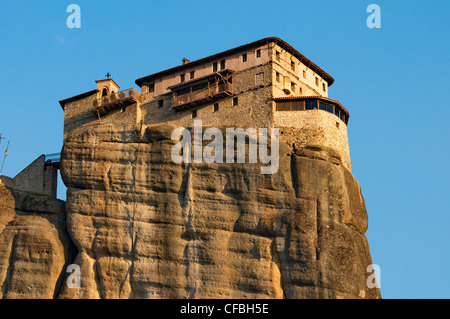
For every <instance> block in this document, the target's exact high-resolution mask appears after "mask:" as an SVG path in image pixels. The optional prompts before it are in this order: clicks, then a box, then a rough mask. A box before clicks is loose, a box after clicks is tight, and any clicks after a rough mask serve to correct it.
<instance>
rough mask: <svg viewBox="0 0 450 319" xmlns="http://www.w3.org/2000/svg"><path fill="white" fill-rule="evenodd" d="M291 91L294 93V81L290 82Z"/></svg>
mask: <svg viewBox="0 0 450 319" xmlns="http://www.w3.org/2000/svg"><path fill="white" fill-rule="evenodd" d="M291 91H292V92H294V93H295V83H294V82H292V83H291Z"/></svg>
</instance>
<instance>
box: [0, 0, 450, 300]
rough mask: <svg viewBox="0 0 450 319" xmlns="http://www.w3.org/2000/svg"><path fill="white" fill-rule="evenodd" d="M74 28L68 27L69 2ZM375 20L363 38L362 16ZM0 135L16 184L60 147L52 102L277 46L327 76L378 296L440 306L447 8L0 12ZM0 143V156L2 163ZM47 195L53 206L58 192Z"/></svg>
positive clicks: (51, 8) (306, 5)
mask: <svg viewBox="0 0 450 319" xmlns="http://www.w3.org/2000/svg"><path fill="white" fill-rule="evenodd" d="M71 3H75V4H78V5H79V6H80V8H81V28H80V29H69V28H67V26H66V19H67V17H68V16H69V13H67V12H66V8H67V6H68V5H69V4H71ZM371 3H376V4H378V5H379V6H380V8H381V29H369V28H368V27H367V25H366V19H367V17H368V16H369V13H366V8H367V6H368V5H369V4H371ZM0 4H1V6H0V92H1V99H2V100H1V103H0V111H1V113H0V133H2V135H3V137H5V138H6V139H7V140H10V141H11V144H10V147H9V151H8V157H7V158H6V162H5V167H4V170H3V174H4V175H7V176H11V177H14V176H15V175H16V174H17V173H18V172H20V171H21V169H23V168H24V167H26V166H27V165H28V164H29V163H30V162H31V161H32V160H34V159H35V158H36V157H37V156H39V155H40V154H46V153H54V152H59V151H60V150H61V147H62V133H63V111H62V109H61V107H60V105H59V103H58V101H59V100H61V99H65V98H67V97H70V96H73V95H76V94H79V93H83V92H85V91H88V90H92V89H94V88H95V82H94V81H95V80H98V79H102V78H104V75H105V74H106V73H107V72H110V73H111V74H112V75H113V78H114V79H115V81H116V82H118V83H119V85H120V86H121V88H122V89H126V88H129V87H136V85H135V84H134V81H135V80H136V79H137V78H139V77H142V76H145V75H148V74H151V73H154V72H157V71H160V70H163V69H166V68H169V67H173V66H175V65H178V64H180V63H181V58H183V57H186V58H188V59H190V60H195V59H198V58H202V57H204V56H207V55H210V54H213V53H217V52H220V51H224V50H227V49H229V48H232V47H235V46H238V45H242V44H245V43H248V42H252V41H254V40H257V39H260V38H263V37H267V36H277V37H280V38H282V39H283V40H285V41H287V42H288V43H290V44H291V45H292V46H294V47H295V48H296V49H298V50H299V51H300V52H302V53H303V54H304V55H305V56H307V57H308V58H310V59H311V60H312V61H314V62H315V63H316V64H318V65H319V66H320V67H322V68H323V69H324V70H326V71H327V72H328V73H329V74H331V75H332V76H333V77H334V78H335V83H334V84H333V85H332V86H331V87H330V89H329V96H330V98H332V99H336V100H339V101H340V102H341V103H342V104H343V105H344V106H345V107H346V108H347V109H348V110H349V112H350V122H349V126H348V134H349V142H350V152H351V159H352V169H353V174H354V176H355V177H356V178H357V179H358V181H359V182H360V184H361V188H362V191H363V195H364V198H365V201H366V206H367V211H368V214H369V230H368V231H367V233H366V235H367V238H368V241H369V245H370V250H371V255H372V258H373V261H374V263H376V264H378V265H380V267H381V292H382V295H383V297H384V298H450V274H449V272H448V265H449V264H450V255H449V243H450V235H449V234H450V231H449V226H450V216H449V209H448V198H447V196H448V195H449V179H450V174H449V171H450V170H449V166H448V163H449V160H448V159H449V157H450V152H449V140H450V138H449V137H450V134H449V125H448V119H449V118H450V105H449V102H448V101H449V89H448V86H449V84H450V81H449V79H448V75H449V74H450V63H449V58H450V54H449V53H450V41H449V35H450V19H449V13H450V1H447V0H433V1H400V0H390V1H379V0H372V1H362V0H361V1H350V0H348V1H332V0H326V1H299V0H296V1H261V0H260V1H190V2H186V1H111V0H110V1H100V0H99V1H86V0H85V1H77V0H71V1H63V0H58V1H20V0H17V1H5V0H2V1H1V2H0ZM4 148H5V140H3V141H2V144H1V146H0V154H1V155H2V156H1V157H0V160H3V152H4ZM59 197H60V198H64V197H65V195H64V189H63V188H62V187H61V188H60V191H59Z"/></svg>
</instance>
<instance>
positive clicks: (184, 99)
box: [172, 82, 233, 110]
mask: <svg viewBox="0 0 450 319" xmlns="http://www.w3.org/2000/svg"><path fill="white" fill-rule="evenodd" d="M232 94H233V84H232V83H228V82H226V83H222V84H217V85H213V86H209V87H207V88H205V89H202V90H198V91H194V92H189V93H187V94H183V95H175V94H174V96H173V98H172V107H173V108H174V109H176V110H182V109H185V108H188V107H192V106H197V105H201V104H205V103H209V102H212V101H216V100H220V99H223V98H224V97H227V96H230V95H232Z"/></svg>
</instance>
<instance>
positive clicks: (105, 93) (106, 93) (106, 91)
mask: <svg viewBox="0 0 450 319" xmlns="http://www.w3.org/2000/svg"><path fill="white" fill-rule="evenodd" d="M107 95H108V90H107V89H106V88H104V89H103V91H102V96H107Z"/></svg>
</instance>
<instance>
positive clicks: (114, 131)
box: [0, 124, 380, 298]
mask: <svg viewBox="0 0 450 319" xmlns="http://www.w3.org/2000/svg"><path fill="white" fill-rule="evenodd" d="M173 129H174V127H171V126H167V125H159V126H151V127H147V128H142V129H141V130H137V129H136V127H135V126H131V125H130V126H114V125H112V124H110V125H108V124H105V125H97V126H91V127H90V128H84V129H81V130H76V131H74V132H72V133H71V134H70V135H69V136H67V138H66V140H65V143H64V148H63V152H62V162H61V173H62V177H63V180H64V182H65V184H66V186H67V187H68V191H67V202H66V214H67V231H68V233H69V234H70V237H71V239H72V240H73V243H74V244H75V246H76V248H77V249H78V254H77V256H76V258H75V260H74V261H73V263H75V264H78V265H79V266H80V267H81V288H79V289H77V288H68V287H67V286H65V285H63V286H62V289H61V292H60V293H59V297H60V298H380V293H379V290H378V289H369V288H368V287H367V285H366V279H367V277H368V275H369V274H368V273H367V272H366V268H367V266H368V265H370V264H371V263H372V261H371V257H370V253H369V246H368V243H367V240H366V238H365V235H364V233H365V231H366V230H367V224H368V221H367V213H366V210H365V205H364V200H363V197H362V195H361V190H360V187H359V184H358V182H357V181H356V180H355V178H354V177H353V176H352V174H351V172H350V171H349V170H348V169H347V168H345V167H344V165H342V160H341V158H340V157H339V155H338V154H337V153H336V152H335V151H333V150H332V149H329V148H324V147H320V146H315V145H306V146H305V145H302V146H301V147H300V146H299V145H298V144H293V145H290V144H289V143H286V142H283V141H281V142H280V168H279V170H278V173H276V174H273V175H262V174H260V170H259V168H260V165H259V164H248V163H246V164H215V163H213V164H206V163H203V164H175V163H173V162H172V160H171V157H170V154H171V149H172V147H173V145H174V144H175V143H176V141H172V140H171V138H170V137H171V133H172V130H173ZM9 214H10V215H11V216H13V214H14V212H13V210H12V208H9ZM12 219H13V217H11V218H9V220H12ZM4 223H6V222H4ZM15 227H16V228H17V226H15V225H11V223H9V224H8V226H7V227H6V228H5V229H0V232H1V234H2V236H3V237H2V238H8V239H7V240H8V243H9V244H8V245H9V246H8V245H6V247H10V246H11V244H10V243H11V242H13V245H12V246H13V247H22V246H23V244H21V243H23V240H20V237H17V236H19V235H17V234H20V232H19V230H16V228H15ZM29 227H31V226H29ZM5 232H6V233H8V234H9V233H11V234H10V235H4V234H5ZM12 233H14V234H16V235H15V236H16V237H17V238H18V239H16V240H15V241H14V240H13V239H12V238H13V235H12ZM30 233H33V234H34V231H33V232H31V231H30ZM53 233H54V235H52V236H56V234H57V231H56V230H54V231H53ZM48 236H50V232H48ZM55 238H56V237H55ZM48 240H50V239H48ZM4 241H5V240H3V242H4ZM0 246H2V249H4V248H3V247H4V246H5V244H0ZM29 249H30V250H33V248H29ZM53 251H54V252H55V255H58V256H59V257H58V258H59V259H58V261H57V262H56V261H55V262H54V263H55V266H54V268H55V273H54V275H48V276H49V277H52V276H53V277H52V280H53V281H52V283H51V285H52V286H55V284H54V281H55V279H59V278H60V277H61V274H58V273H57V270H61V266H62V265H63V264H64V258H63V255H62V251H63V247H61V246H58V247H54V248H53ZM58 252H59V253H58ZM1 254H2V256H4V257H2V258H3V259H2V260H5V259H8V258H9V259H10V260H11V258H12V257H7V256H13V254H12V253H9V255H8V254H7V253H4V252H2V253H1ZM38 256H41V255H40V254H38ZM55 258H56V257H55ZM56 264H57V266H56ZM36 267H37V266H36ZM2 269H3V268H1V266H0V270H1V271H2V272H1V273H0V274H4V273H5V271H4V270H2ZM2 276H3V275H2ZM0 279H1V278H0ZM56 281H58V280H56ZM10 282H11V280H10ZM8 287H9V286H8ZM8 289H9V288H8ZM7 291H10V290H7ZM11 291H12V290H11ZM11 293H12V292H11ZM55 295H58V292H57V291H56V290H55ZM48 296H49V297H51V296H50V294H48Z"/></svg>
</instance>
